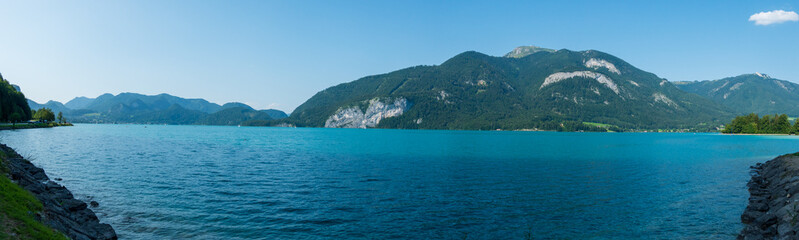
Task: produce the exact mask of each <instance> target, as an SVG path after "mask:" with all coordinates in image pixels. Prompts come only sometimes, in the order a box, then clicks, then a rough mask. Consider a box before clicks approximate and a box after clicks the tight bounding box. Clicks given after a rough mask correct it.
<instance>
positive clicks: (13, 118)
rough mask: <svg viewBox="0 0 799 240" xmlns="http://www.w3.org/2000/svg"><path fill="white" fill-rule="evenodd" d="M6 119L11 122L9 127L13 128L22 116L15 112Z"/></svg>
mask: <svg viewBox="0 0 799 240" xmlns="http://www.w3.org/2000/svg"><path fill="white" fill-rule="evenodd" d="M8 118H9V120H11V126H12V127H15V126H17V122H19V121H20V120H22V115H20V114H19V113H18V112H15V113H12V114H11V115H10V116H8Z"/></svg>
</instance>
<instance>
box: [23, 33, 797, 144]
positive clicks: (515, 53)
mask: <svg viewBox="0 0 799 240" xmlns="http://www.w3.org/2000/svg"><path fill="white" fill-rule="evenodd" d="M28 103H29V105H30V107H31V109H39V108H42V107H47V108H50V109H53V110H54V111H56V112H63V113H64V115H65V116H66V117H67V119H69V120H70V121H72V122H91V123H155V124H204V125H252V126H286V125H289V126H300V127H331V128H403V129H476V130H477V129H479V130H494V129H509V130H562V131H582V130H584V131H606V130H616V131H618V130H659V129H660V130H663V129H667V130H694V131H707V130H714V129H716V128H717V127H719V126H721V125H723V124H725V123H727V122H729V121H730V119H732V118H733V117H734V116H735V115H740V114H746V113H757V114H760V115H764V114H781V113H786V114H789V115H791V116H799V108H797V106H799V84H795V83H792V82H789V81H784V80H779V79H774V78H771V77H770V76H768V75H766V74H761V73H755V74H744V75H740V76H736V77H729V78H724V79H719V80H705V81H680V82H670V81H667V80H666V79H663V78H660V77H658V76H657V75H655V74H652V73H649V72H646V71H644V70H641V69H638V68H636V67H635V66H633V65H632V64H630V63H627V62H625V61H624V60H622V59H620V58H618V57H615V56H613V55H611V54H608V53H604V52H600V51H596V50H587V51H571V50H567V49H561V50H554V49H547V48H541V47H535V46H523V47H518V48H516V49H513V50H512V51H510V52H509V53H507V54H505V55H504V56H501V57H498V56H489V55H486V54H482V53H479V52H474V51H467V52H464V53H461V54H458V55H456V56H454V57H452V58H450V59H448V60H447V61H445V62H443V63H442V64H441V65H433V66H415V67H409V68H405V69H401V70H397V71H393V72H390V73H386V74H379V75H374V76H367V77H364V78H361V79H358V80H355V81H352V82H348V83H343V84H339V85H336V86H333V87H330V88H327V89H325V90H322V91H320V92H318V93H316V94H315V95H314V96H313V97H311V98H310V99H308V100H307V101H306V102H304V103H303V104H302V105H300V106H299V107H297V108H296V109H295V110H294V111H293V112H292V113H291V115H290V116H287V115H286V113H284V112H282V111H279V110H273V109H269V110H255V109H253V108H252V107H250V106H248V105H246V104H243V103H235V102H234V103H226V104H224V105H218V104H215V103H210V102H208V101H206V100H203V99H185V98H180V97H176V96H172V95H168V94H159V95H154V96H148V95H142V94H136V93H121V94H118V95H112V94H103V95H100V96H98V97H97V98H87V97H77V98H75V99H72V100H71V101H69V102H67V103H66V104H62V103H60V102H56V101H49V102H47V103H44V104H39V103H36V102H33V101H30V100H28Z"/></svg>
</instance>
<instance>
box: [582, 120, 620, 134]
mask: <svg viewBox="0 0 799 240" xmlns="http://www.w3.org/2000/svg"><path fill="white" fill-rule="evenodd" d="M583 124H585V125H588V126H593V127H601V128H604V129H607V130H608V132H614V131H612V130H611V128H612V129H615V130H618V129H619V127H618V126H616V125H612V124H605V123H595V122H583Z"/></svg>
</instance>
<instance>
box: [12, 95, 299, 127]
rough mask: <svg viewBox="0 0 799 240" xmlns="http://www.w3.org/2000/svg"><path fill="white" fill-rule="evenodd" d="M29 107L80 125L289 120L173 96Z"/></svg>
mask: <svg viewBox="0 0 799 240" xmlns="http://www.w3.org/2000/svg"><path fill="white" fill-rule="evenodd" d="M28 105H29V106H30V107H31V109H34V110H35V109H40V108H49V109H52V110H53V111H54V112H62V113H63V114H64V116H65V117H66V118H67V120H69V121H71V122H76V123H150V124H204V125H238V124H242V123H244V122H247V121H254V120H261V121H265V120H274V119H281V118H285V117H287V115H286V113H284V112H282V111H280V110H274V109H268V110H255V109H253V108H252V107H250V106H248V105H246V104H244V103H238V102H232V103H226V104H224V105H219V104H216V103H211V102H208V101H206V100H204V99H186V98H181V97H176V96H172V95H169V94H158V95H152V96H150V95H143V94H138V93H120V94H118V95H113V94H103V95H100V96H98V97H96V98H87V97H77V98H75V99H72V100H70V101H69V102H67V103H66V104H62V103H60V102H57V101H48V102H47V103H45V104H39V103H36V102H34V101H32V100H30V99H29V100H28ZM233 113H235V114H233Z"/></svg>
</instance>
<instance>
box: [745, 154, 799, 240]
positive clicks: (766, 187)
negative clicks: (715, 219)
mask: <svg viewBox="0 0 799 240" xmlns="http://www.w3.org/2000/svg"><path fill="white" fill-rule="evenodd" d="M751 168H752V171H751V175H752V179H751V180H750V181H749V183H748V184H747V186H748V187H749V194H750V197H749V205H748V206H747V207H746V210H744V213H743V214H742V215H741V222H742V223H743V224H744V228H743V230H741V233H740V234H739V235H738V239H747V240H748V239H799V153H797V154H788V155H782V156H779V157H777V158H775V159H772V160H770V161H767V162H765V163H762V164H761V163H758V164H757V165H755V166H752V167H751Z"/></svg>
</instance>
